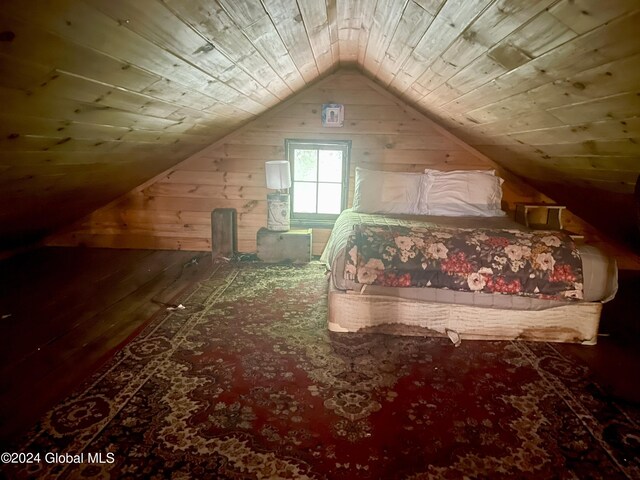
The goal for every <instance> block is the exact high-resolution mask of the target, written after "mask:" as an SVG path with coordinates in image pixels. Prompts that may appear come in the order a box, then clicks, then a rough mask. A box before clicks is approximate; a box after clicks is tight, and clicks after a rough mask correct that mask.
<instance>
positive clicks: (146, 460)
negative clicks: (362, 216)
mask: <svg viewBox="0 0 640 480" xmlns="http://www.w3.org/2000/svg"><path fill="white" fill-rule="evenodd" d="M326 295H327V282H326V280H325V278H324V269H323V267H321V266H320V265H318V264H310V265H306V266H300V267H295V266H266V265H261V264H251V263H244V264H229V265H225V266H222V267H221V268H220V269H219V270H218V271H217V272H216V273H215V274H214V275H213V276H212V277H211V278H210V279H209V280H207V281H205V282H202V283H201V284H199V285H197V286H196V287H194V290H193V291H192V292H191V293H189V294H188V295H186V296H185V298H184V299H182V303H183V304H184V305H186V307H187V308H186V309H185V310H176V311H173V312H166V313H162V314H161V315H159V316H158V318H156V319H155V320H154V321H153V322H152V323H151V324H150V325H149V327H148V328H147V329H146V330H145V331H143V332H142V333H141V334H140V335H139V336H138V337H137V338H136V339H135V340H134V341H132V342H131V343H130V344H129V345H128V346H127V347H125V348H124V349H123V350H122V351H121V352H119V353H118V354H117V355H116V357H115V358H114V359H113V360H112V361H111V362H110V364H108V365H106V366H105V368H104V369H102V371H101V372H100V373H98V374H97V375H95V376H94V377H93V378H92V379H90V381H88V382H87V383H86V384H85V385H84V386H83V388H82V389H80V390H79V391H78V393H77V394H75V395H73V396H71V397H70V398H68V399H67V400H66V401H64V402H63V403H61V404H60V405H58V406H57V407H56V408H54V409H52V410H51V411H50V412H49V413H48V414H47V415H46V416H45V417H44V418H43V419H42V420H41V422H40V423H39V424H38V425H37V426H36V427H35V428H34V429H33V431H32V432H30V434H29V436H28V437H27V439H26V440H25V441H24V443H22V444H21V446H20V448H19V450H20V451H22V452H34V453H40V455H41V457H40V462H39V463H33V464H30V465H24V466H20V468H18V466H17V465H4V468H5V474H7V475H8V476H9V477H10V478H14V477H15V478H118V479H122V478H150V479H151V478H157V479H162V478H174V479H189V478H193V479H207V478H231V479H245V478H247V479H250V478H255V479H270V478H292V479H293V478H295V479H307V478H309V479H310V478H314V479H325V478H326V479H360V478H362V479H396V478H403V479H423V478H424V479H426V478H429V479H431V478H434V479H437V478H451V479H460V478H483V479H485V478H487V479H501V478H517V479H525V478H530V479H545V478H562V479H565V478H566V479H586V478H589V479H595V478H602V479H616V478H623V479H624V478H636V479H637V478H640V463H639V459H638V452H639V450H638V447H639V438H640V432H639V429H638V412H637V410H636V409H634V408H632V407H624V408H623V407H621V406H618V405H616V404H615V403H613V402H611V401H610V400H608V399H607V397H606V396H605V395H604V394H603V393H602V391H601V390H600V389H599V387H598V386H597V385H596V384H594V383H593V382H592V381H591V380H590V375H589V371H588V370H586V368H585V367H583V366H581V365H580V364H578V363H576V362H575V361H574V360H571V359H569V358H567V357H565V356H563V355H562V354H561V353H560V349H559V348H557V347H555V346H553V345H551V344H547V343H525V342H479V341H476V342H473V341H464V342H463V343H462V345H461V346H460V347H459V348H454V347H453V345H452V344H451V343H450V342H449V341H448V340H446V339H442V338H418V337H401V336H392V335H381V334H333V333H329V332H328V331H327V328H326V319H327V306H326ZM506 315H508V313H506ZM585 348H589V347H585ZM52 452H55V453H57V454H58V455H59V456H58V457H53V456H52ZM47 453H48V454H49V457H48V460H54V461H53V462H52V463H48V461H46V460H45V457H44V456H45V454H47ZM97 454H101V460H102V462H103V463H99V462H98V461H97V460H99V459H98V457H97V456H96V455H97ZM60 455H63V456H60ZM75 462H78V463H75Z"/></svg>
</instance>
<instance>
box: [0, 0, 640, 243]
mask: <svg viewBox="0 0 640 480" xmlns="http://www.w3.org/2000/svg"><path fill="white" fill-rule="evenodd" d="M638 24H640V5H639V4H638V2H637V1H636V0H611V1H608V2H599V1H596V0H510V1H505V0H399V1H390V0H378V1H367V0H328V1H326V2H317V1H315V0H298V1H294V0H262V1H260V0H239V1H231V0H212V1H209V0H207V1H204V0H193V1H189V2H184V1H181V0H140V1H136V2H130V1H125V0H113V1H109V2H104V1H101V0H58V1H52V0H50V1H43V2H26V3H25V2H4V3H3V8H2V9H1V10H0V103H2V105H3V111H2V112H0V175H1V176H3V177H4V179H5V182H4V183H5V184H6V183H7V182H11V181H13V180H14V179H20V182H21V187H20V188H19V189H18V188H13V189H12V190H11V195H12V197H11V200H12V203H15V201H20V200H21V199H22V201H23V203H24V204H25V205H32V206H33V207H34V208H32V209H28V208H20V209H18V210H19V214H18V213H16V212H15V211H14V209H13V208H12V207H11V205H10V203H9V202H8V200H9V197H8V196H5V195H9V194H8V193H6V194H5V192H0V217H1V218H2V220H3V221H2V223H1V224H0V237H1V238H2V245H5V246H8V245H16V244H20V243H21V242H24V241H25V240H26V239H27V238H30V237H33V236H37V235H40V234H41V233H42V232H46V231H51V230H52V229H54V228H55V227H57V226H62V225H63V224H64V223H66V222H68V221H69V218H70V217H69V215H66V214H62V213H61V210H62V209H60V208H58V206H57V205H55V201H54V198H57V197H54V196H53V195H52V196H51V197H49V200H50V201H48V202H47V201H43V202H41V203H39V204H38V207H37V208H35V205H36V204H35V203H34V202H33V201H31V200H30V199H29V198H28V197H30V196H38V197H42V198H47V194H46V192H47V191H48V190H46V189H45V190H43V188H42V187H43V186H44V185H47V186H51V182H50V181H49V180H48V179H51V178H52V177H51V173H50V172H48V171H47V170H46V169H44V170H43V167H45V166H47V165H48V164H51V165H55V164H58V163H60V164H70V163H73V164H75V165H85V166H86V168H87V170H85V177H86V181H87V183H88V184H90V183H91V182H92V180H93V179H95V175H94V174H93V173H92V172H95V171H96V170H95V165H96V164H105V165H111V167H109V168H105V169H104V170H102V171H101V173H100V176H101V178H100V183H101V184H103V185H104V188H102V187H100V188H96V189H95V190H96V193H95V194H91V189H90V188H87V189H85V192H84V194H83V195H81V196H80V195H78V194H77V179H78V176H77V175H76V173H75V172H74V173H70V172H67V171H64V170H60V171H59V172H58V173H56V174H55V175H57V176H56V182H55V190H56V192H60V194H62V195H63V196H65V197H67V198H70V197H72V196H73V195H75V196H76V202H75V208H74V214H75V215H82V214H87V213H89V212H90V211H91V210H92V209H93V208H95V205H96V202H98V201H99V202H103V201H105V199H107V200H109V199H111V200H113V199H115V198H117V197H118V196H120V195H123V194H125V193H126V192H127V191H128V190H129V188H130V184H129V183H128V182H125V181H124V178H130V177H131V174H130V173H128V172H127V169H134V170H135V172H136V175H135V178H138V179H140V181H145V180H149V179H152V178H154V177H155V176H156V175H158V174H160V173H161V172H163V171H164V170H165V169H166V168H167V167H168V166H171V165H177V164H178V163H179V162H181V161H183V160H185V159H187V158H191V157H192V156H193V155H194V154H195V153H196V152H198V151H199V150H201V149H202V148H204V147H205V146H207V145H211V144H215V143H216V142H217V141H219V140H220V139H222V138H224V137H225V135H227V134H229V133H230V132H233V131H234V130H236V129H237V128H239V127H241V126H242V125H244V124H247V123H248V122H251V121H252V120H254V119H256V118H257V117H258V116H261V115H263V114H265V113H266V112H269V113H268V115H271V113H273V112H272V111H275V110H277V111H278V113H277V114H273V115H272V116H271V117H269V118H270V119H271V122H272V123H271V124H268V125H267V124H264V125H261V127H260V129H259V130H258V131H256V130H254V131H248V130H247V131H244V132H243V134H242V135H239V136H237V137H236V138H234V139H233V140H229V141H228V142H225V146H226V148H229V151H230V153H227V152H222V151H219V152H213V155H214V156H213V157H209V158H214V159H216V158H225V159H227V160H228V161H227V162H225V163H224V164H220V165H219V166H218V167H217V168H218V170H215V171H216V172H223V171H229V172H235V173H238V174H244V173H251V171H252V170H251V169H252V168H253V167H252V166H251V165H250V163H248V161H249V160H250V159H254V158H257V159H260V158H261V157H260V155H261V153H258V152H260V151H261V149H263V148H264V150H263V151H264V152H265V154H264V155H265V156H268V157H270V158H274V156H275V155H277V154H278V153H279V150H278V149H280V148H282V144H281V139H282V138H281V137H282V135H281V134H282V133H283V132H282V130H283V129H286V130H287V132H286V133H287V138H291V137H298V138H310V137H311V136H313V135H315V134H316V132H315V127H314V125H313V121H314V119H317V117H318V112H319V109H320V108H321V104H322V102H335V103H344V104H345V105H349V112H351V113H350V117H348V120H349V121H348V122H347V123H346V124H345V126H344V127H343V129H341V131H340V132H335V135H336V139H352V140H353V142H354V152H355V151H356V149H362V150H364V151H367V152H369V153H368V155H370V156H371V158H375V160H374V161H372V162H371V161H370V162H368V163H372V164H375V162H378V161H379V160H378V159H381V158H386V157H388V154H387V152H386V151H387V150H391V151H394V150H395V151H398V152H404V151H406V150H416V151H420V150H422V151H426V150H428V148H431V151H432V152H443V151H445V150H449V152H450V153H451V154H452V155H458V152H460V151H461V150H464V149H461V148H460V147H459V146H458V145H457V144H455V142H453V143H452V142H451V141H449V140H450V139H448V138H445V137H438V135H432V134H431V133H429V129H425V130H424V132H423V133H424V137H423V138H420V137H419V136H417V135H416V131H417V130H416V129H418V130H419V129H420V128H421V127H420V124H421V121H420V120H419V119H418V120H416V117H415V115H414V114H413V113H407V112H408V111H409V110H408V109H407V108H405V105H410V106H411V107H413V108H415V109H416V110H417V111H418V112H420V113H422V114H425V115H427V116H428V117H429V118H431V119H433V120H435V121H437V122H438V123H439V124H440V125H441V126H443V127H445V128H448V129H450V130H451V131H453V132H454V133H455V135H456V136H458V137H459V138H461V139H463V140H464V141H465V142H466V143H467V144H468V145H470V146H472V147H474V148H476V150H477V151H479V152H481V153H482V154H484V155H487V156H489V157H491V159H492V160H493V161H496V162H498V163H499V164H501V165H502V166H503V167H504V168H506V169H508V170H510V171H511V172H512V173H516V174H517V175H519V176H521V177H523V178H530V179H532V181H534V182H535V183H536V186H537V187H538V188H541V189H542V190H543V191H544V193H545V194H546V195H548V196H549V197H550V198H553V197H554V194H555V195H556V196H559V195H561V194H562V193H563V191H564V189H563V188H562V186H558V184H557V182H556V180H557V179H558V178H562V182H563V184H566V185H567V187H571V186H575V187H580V188H583V187H586V188H590V189H592V190H593V191H594V192H595V194H597V195H598V196H599V197H601V198H602V200H601V201H600V204H601V205H600V208H599V209H598V210H597V211H596V210H594V211H593V213H589V211H588V210H585V209H582V211H583V212H586V213H585V216H586V217H587V220H589V221H591V222H592V223H593V224H595V225H596V226H601V227H602V228H605V229H608V226H607V225H608V224H607V222H602V221H601V219H602V215H601V213H602V212H605V211H607V209H609V210H612V209H614V208H618V207H616V206H614V204H613V203H611V202H609V200H607V195H606V192H615V193H616V194H622V195H627V196H629V198H631V195H632V187H633V183H634V177H637V176H638V174H640V163H635V164H631V163H629V157H634V156H637V148H636V145H637V143H636V142H637V141H638V140H637V139H638V138H639V137H640V131H639V130H638V128H639V127H638V123H637V121H636V119H637V118H638V117H640V102H639V100H638V99H639V98H640V96H639V95H640V90H638V88H639V85H640V84H639V83H638V82H639V80H640V66H639V65H640V33H639V31H638V28H637V25H638ZM340 67H356V68H357V69H359V70H360V71H361V72H362V73H363V74H365V75H366V76H368V77H369V78H371V79H373V80H374V81H375V82H377V83H378V84H379V85H380V86H382V87H384V88H386V89H388V91H389V92H391V93H394V94H395V95H398V96H399V97H400V99H401V100H403V101H404V102H405V103H403V104H399V103H398V102H397V101H396V100H397V99H394V98H393V97H387V96H381V95H378V94H379V92H377V91H373V89H369V90H367V89H358V88H354V87H353V85H351V84H350V82H351V80H350V78H349V75H346V76H344V77H343V76H337V77H334V78H333V82H331V83H329V84H327V83H323V84H322V87H319V86H318V85H319V84H318V83H317V82H318V81H320V80H321V79H323V78H324V77H326V76H327V75H329V74H331V73H332V72H334V71H336V69H338V68H340ZM310 86H312V88H309V87H310ZM301 91H304V92H305V94H306V97H305V99H304V101H296V102H293V103H291V104H289V108H287V109H282V108H280V102H286V101H288V99H290V98H292V95H294V94H296V93H299V92H301ZM265 118H266V117H265ZM250 137H251V138H250ZM154 144H162V145H164V146H165V147H166V148H163V147H162V146H155V145H154ZM389 145H392V148H389ZM243 147H247V148H249V149H252V150H251V151H249V150H247V152H248V153H247V155H248V156H236V154H235V153H234V149H241V148H243ZM498 147H499V148H498ZM43 153H45V154H44V155H43ZM152 157H153V158H155V159H156V161H155V162H154V161H150V160H149V159H150V158H152ZM581 157H588V158H589V160H586V161H576V160H570V161H567V163H563V161H562V160H560V159H564V158H567V159H576V158H581ZM432 158H433V157H432ZM232 161H238V162H239V165H238V168H237V170H234V169H233V168H232V167H230V163H231V162H232ZM384 161H386V160H384ZM194 162H195V163H198V164H199V165H200V166H199V167H198V168H204V169H208V168H209V166H210V164H207V162H208V160H207V159H205V158H204V157H198V159H197V160H195V159H194ZM572 162H573V163H572ZM404 163H407V164H408V165H414V164H415V165H418V164H419V163H420V162H417V163H415V162H404ZM574 163H577V164H579V165H575V166H574ZM391 164H393V162H392V163H390V164H389V165H391ZM90 165H91V166H92V167H91V168H93V169H94V170H89V166H90ZM395 165H396V166H394V167H391V166H390V167H389V168H400V167H399V166H397V165H399V163H397V164H395ZM470 165H471V163H470V164H469V166H470ZM18 166H20V167H23V168H24V170H19V171H18V170H15V169H16V167H18ZM411 168H416V167H411ZM78 171H79V172H82V168H80V169H79V170H78ZM195 171H200V170H195ZM259 171H260V168H259V167H258V168H257V169H256V170H255V172H256V173H257V174H258V173H259ZM608 171H612V172H622V171H624V172H626V173H625V176H621V175H620V174H618V173H613V174H609V173H606V172H608ZM5 175H6V176H5ZM78 175H82V174H81V173H80V174H78ZM621 178H622V180H621ZM247 186H248V187H249V186H251V185H247ZM18 190H20V191H21V192H22V197H17V196H16V195H17V194H18V193H17V191H18ZM107 192H108V193H107ZM579 202H581V199H580V198H575V199H570V201H569V202H567V203H569V206H570V207H571V206H572V205H571V203H573V206H574V207H575V208H578V209H580V208H581V207H582V205H581V204H580V203H579ZM615 215H616V217H617V220H616V222H617V224H618V225H620V226H624V225H626V227H627V230H629V228H630V227H631V226H632V225H631V223H630V222H632V220H631V219H632V218H633V212H631V211H627V210H623V211H619V212H618V211H616V212H615ZM614 230H615V231H617V230H620V229H613V230H610V231H611V232H612V233H615V231H614ZM635 237H636V241H637V242H640V240H638V238H640V234H638V233H636V234H635ZM619 239H622V240H624V241H627V242H628V243H633V241H634V240H633V239H630V238H627V237H625V238H619Z"/></svg>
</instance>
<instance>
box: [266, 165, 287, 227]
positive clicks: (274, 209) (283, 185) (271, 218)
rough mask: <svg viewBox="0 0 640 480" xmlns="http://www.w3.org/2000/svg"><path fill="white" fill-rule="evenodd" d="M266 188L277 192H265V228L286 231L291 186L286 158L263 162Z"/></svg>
mask: <svg viewBox="0 0 640 480" xmlns="http://www.w3.org/2000/svg"><path fill="white" fill-rule="evenodd" d="M265 174H266V177H267V188H270V189H272V190H277V191H278V192H277V193H269V194H267V210H268V214H267V228H268V229H269V230H274V231H281V232H286V231H287V230H289V226H290V217H289V193H288V191H287V189H288V188H289V187H291V170H290V168H289V162H287V161H286V160H271V161H269V162H266V164H265Z"/></svg>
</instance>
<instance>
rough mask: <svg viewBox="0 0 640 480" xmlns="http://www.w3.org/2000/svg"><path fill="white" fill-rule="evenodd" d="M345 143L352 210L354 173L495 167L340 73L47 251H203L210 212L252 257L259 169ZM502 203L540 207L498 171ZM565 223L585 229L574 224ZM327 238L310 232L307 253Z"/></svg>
mask: <svg viewBox="0 0 640 480" xmlns="http://www.w3.org/2000/svg"><path fill="white" fill-rule="evenodd" d="M329 102H331V103H343V104H344V105H345V125H344V127H342V128H323V127H322V126H321V122H320V111H321V105H322V104H323V103H329ZM286 138H302V139H336V140H351V141H352V147H353V151H352V161H351V173H352V175H351V186H350V199H349V202H350V203H351V200H352V194H353V171H354V169H355V167H356V166H362V167H365V168H371V169H381V170H391V171H413V172H420V171H422V170H423V169H424V168H427V167H429V168H437V169H441V170H454V169H487V168H496V166H495V164H494V163H492V162H491V161H490V160H489V159H488V158H486V157H485V156H483V155H482V154H480V153H478V152H476V151H474V150H473V149H472V148H470V147H468V146H467V145H466V144H464V143H463V142H461V141H459V140H457V139H456V138H455V137H453V136H452V135H451V134H449V133H448V132H446V131H445V130H443V129H442V128H440V127H438V126H437V125H435V124H434V123H433V122H432V121H430V120H428V119H426V118H425V117H424V116H423V115H421V114H420V113H418V112H417V111H415V110H414V109H412V108H411V107H409V106H407V105H406V104H404V103H403V102H402V101H401V100H399V99H397V98H396V97H394V96H393V95H391V94H389V93H388V92H387V91H385V90H384V89H382V88H381V87H379V86H378V85H377V84H375V83H374V82H372V81H371V80H369V79H367V78H366V77H364V76H363V75H361V74H360V73H358V72H356V71H351V70H342V71H340V72H338V73H336V74H333V75H331V76H330V77H328V78H326V79H324V80H322V81H320V82H319V83H317V84H316V85H313V86H311V87H309V88H308V89H307V90H305V91H304V92H302V93H300V94H298V95H297V96H295V97H294V98H292V99H291V100H289V101H286V102H285V103H284V104H282V105H280V106H279V107H277V108H275V109H273V110H272V111H270V112H268V113H266V114H264V115H262V116H261V117H260V118H258V119H256V120H254V121H252V122H251V123H249V124H248V125H246V126H244V127H242V128H241V129H239V130H238V131H237V132H234V133H232V134H230V135H228V136H227V137H225V138H224V139H222V140H220V141H218V142H217V143H215V144H213V145H211V146H210V147H208V148H206V149H205V150H203V151H201V152H199V153H197V154H195V155H193V156H192V157H190V158H189V159H187V160H185V161H184V162H182V163H180V164H179V165H177V166H176V167H174V168H171V169H170V170H168V171H167V172H165V173H163V174H161V175H160V176H158V177H156V178H155V179H153V180H151V181H149V182H147V183H145V184H143V185H141V186H140V187H138V188H136V189H134V190H133V191H132V192H130V193H129V194H128V195H126V196H125V197H123V198H121V199H120V200H118V201H116V202H114V203H113V204H111V205H109V206H107V207H105V208H102V209H99V210H97V211H96V212H94V213H93V214H91V215H90V216H89V217H87V218H85V219H83V220H82V221H80V222H78V223H76V224H75V225H73V226H72V227H70V228H68V229H65V231H63V232H60V233H59V234H57V235H55V236H53V237H51V238H50V239H49V244H51V245H88V246H100V247H124V248H161V249H190V250H209V249H210V248H211V243H210V242H211V231H210V229H211V227H210V214H211V211H212V210H213V209H214V208H235V209H237V211H238V223H239V228H238V239H239V250H240V251H243V252H253V251H255V248H256V243H255V242H256V232H257V230H258V229H259V228H260V227H262V226H265V224H266V194H267V189H266V187H265V179H264V162H265V161H266V160H276V159H284V140H285V139H286ZM498 171H499V172H500V174H501V175H502V176H503V177H504V178H506V179H507V182H506V183H505V185H504V191H505V197H504V198H505V202H506V203H505V204H506V205H508V206H509V208H511V209H513V203H514V202H516V201H541V200H548V199H547V198H546V197H544V196H543V195H541V194H539V193H538V192H536V191H535V190H533V189H532V188H531V187H529V186H528V185H526V184H524V183H522V182H521V181H520V180H518V179H517V178H515V177H513V176H512V175H510V174H509V173H508V172H506V171H504V170H502V169H501V168H499V167H498ZM569 223H570V224H572V226H573V228H575V229H578V230H584V229H585V228H586V229H588V226H584V225H583V224H581V223H580V222H579V220H577V219H570V220H569ZM328 234H329V231H328V230H321V229H315V230H314V253H315V254H319V253H320V252H321V250H322V248H323V247H324V244H325V243H326V239H327V237H328Z"/></svg>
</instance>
